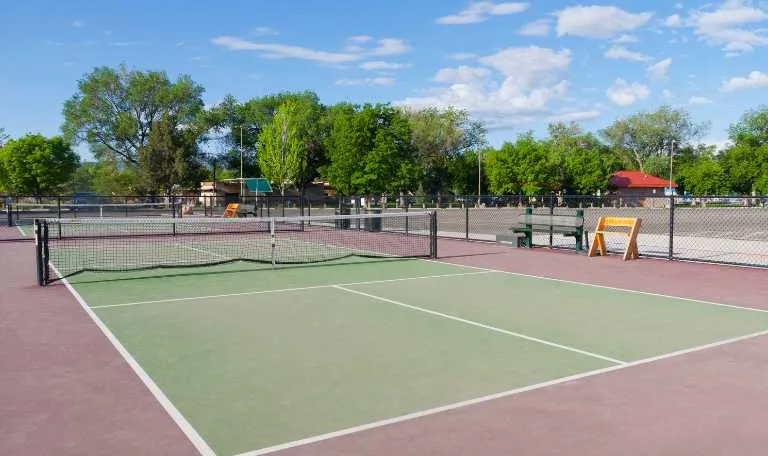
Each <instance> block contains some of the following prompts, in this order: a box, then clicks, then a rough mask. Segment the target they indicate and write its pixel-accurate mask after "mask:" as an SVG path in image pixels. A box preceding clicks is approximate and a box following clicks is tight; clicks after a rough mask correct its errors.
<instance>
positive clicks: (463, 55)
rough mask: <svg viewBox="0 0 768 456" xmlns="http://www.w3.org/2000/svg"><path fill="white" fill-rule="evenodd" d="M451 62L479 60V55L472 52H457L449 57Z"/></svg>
mask: <svg viewBox="0 0 768 456" xmlns="http://www.w3.org/2000/svg"><path fill="white" fill-rule="evenodd" d="M448 58H449V59H451V60H472V59H474V58H477V54H472V53H471V52H456V53H453V54H451V55H449V56H448Z"/></svg>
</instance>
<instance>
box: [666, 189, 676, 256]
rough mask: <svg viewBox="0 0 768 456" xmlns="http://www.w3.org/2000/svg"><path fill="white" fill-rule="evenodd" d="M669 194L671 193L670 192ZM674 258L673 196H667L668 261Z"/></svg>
mask: <svg viewBox="0 0 768 456" xmlns="http://www.w3.org/2000/svg"><path fill="white" fill-rule="evenodd" d="M670 193H671V192H670ZM674 258H675V195H674V194H670V195H669V253H668V255H667V259H668V260H673V259H674Z"/></svg>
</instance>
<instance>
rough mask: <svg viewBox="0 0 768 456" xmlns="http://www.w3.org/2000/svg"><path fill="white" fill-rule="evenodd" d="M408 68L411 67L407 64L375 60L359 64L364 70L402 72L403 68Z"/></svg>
mask: <svg viewBox="0 0 768 456" xmlns="http://www.w3.org/2000/svg"><path fill="white" fill-rule="evenodd" d="M410 66H411V65H410V64H408V63H392V62H382V61H380V60H375V61H371V62H365V63H363V64H361V65H360V68H362V69H364V70H403V69H405V68H410Z"/></svg>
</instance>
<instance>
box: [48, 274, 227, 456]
mask: <svg viewBox="0 0 768 456" xmlns="http://www.w3.org/2000/svg"><path fill="white" fill-rule="evenodd" d="M50 266H51V268H53V270H54V271H56V274H57V275H60V274H59V271H58V270H56V267H55V266H53V265H52V264H51V265H50ZM61 281H62V282H63V283H64V286H66V287H67V290H69V292H70V293H72V296H74V297H75V299H76V300H77V302H78V303H79V304H80V306H81V307H82V308H83V310H84V311H85V313H86V314H88V316H89V317H91V319H92V320H93V322H94V323H96V326H98V327H99V329H100V330H101V332H102V333H103V334H104V336H105V337H106V338H107V340H109V341H110V342H111V343H112V346H113V347H115V349H116V350H117V352H118V353H120V355H121V356H122V357H123V359H124V360H125V362H126V363H128V365H129V366H130V367H131V369H133V372H134V373H135V374H136V376H138V377H139V379H140V380H141V381H142V383H144V385H145V386H146V387H147V389H148V390H149V391H150V392H151V393H152V395H153V396H155V399H157V402H159V403H160V405H161V406H162V407H163V409H165V411H166V412H167V413H168V415H170V417H171V418H172V419H173V421H174V422H175V423H176V425H177V426H178V427H179V429H181V431H182V432H184V434H185V435H186V436H187V438H188V439H189V441H190V442H191V443H192V445H194V447H195V448H196V449H197V451H199V452H200V454H201V455H202V456H216V453H215V452H214V451H213V449H212V448H211V447H210V446H209V445H208V443H207V442H206V441H205V440H204V439H203V437H202V436H201V435H200V434H199V433H198V432H197V430H195V428H194V427H193V426H192V424H190V423H189V421H187V419H186V418H184V415H182V414H181V412H180V411H179V409H177V408H176V406H175V405H173V403H172V402H171V400H170V399H168V396H166V395H165V393H163V391H162V390H161V389H160V387H159V386H157V384H156V383H155V382H154V380H152V378H151V377H150V376H149V374H147V372H146V371H145V370H144V369H143V368H142V367H141V365H140V364H139V363H138V361H136V359H135V358H134V357H133V356H131V354H130V353H129V352H128V350H127V349H126V348H125V347H124V346H123V344H122V343H120V341H119V340H118V339H117V336H115V335H114V334H113V333H112V331H110V330H109V328H108V327H107V325H106V324H104V322H103V321H101V319H100V318H99V317H98V315H96V313H95V312H94V311H93V310H92V309H91V307H90V306H88V303H87V302H85V299H83V297H82V296H80V293H78V292H77V290H75V289H74V288H73V287H72V285H71V284H70V283H69V281H68V280H67V279H61Z"/></svg>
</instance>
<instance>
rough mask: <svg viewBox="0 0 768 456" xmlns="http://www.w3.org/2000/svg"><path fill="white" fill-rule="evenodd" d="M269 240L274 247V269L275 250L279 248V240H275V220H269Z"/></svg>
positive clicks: (273, 261) (273, 264)
mask: <svg viewBox="0 0 768 456" xmlns="http://www.w3.org/2000/svg"><path fill="white" fill-rule="evenodd" d="M269 239H270V243H271V245H272V249H271V250H272V267H275V256H276V253H277V252H275V249H276V248H277V240H276V239H275V219H273V218H271V219H269Z"/></svg>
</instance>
